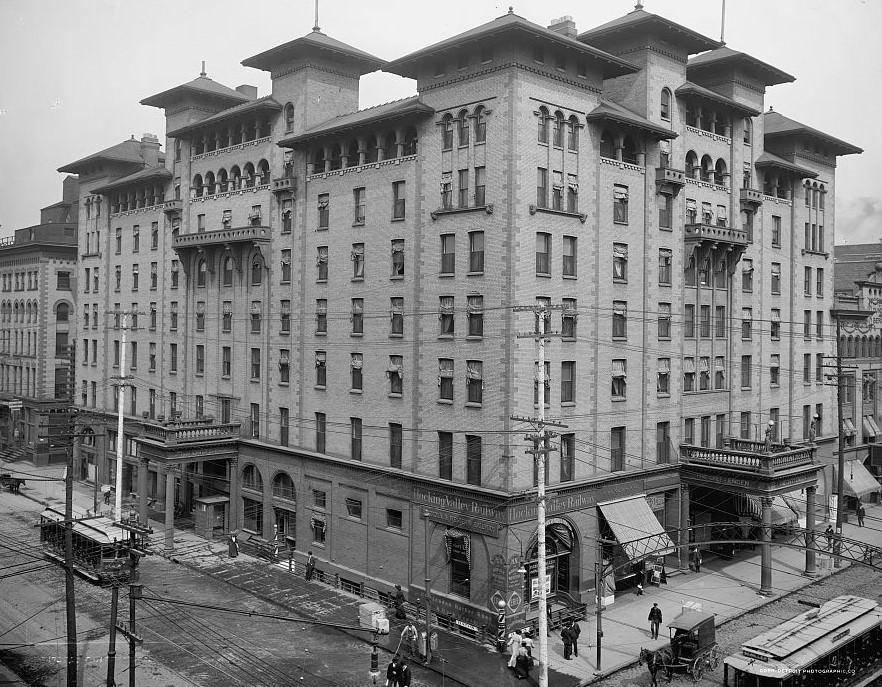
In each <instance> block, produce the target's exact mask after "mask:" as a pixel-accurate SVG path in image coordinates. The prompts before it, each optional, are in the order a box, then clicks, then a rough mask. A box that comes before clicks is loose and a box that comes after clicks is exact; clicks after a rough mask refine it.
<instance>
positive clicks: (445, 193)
mask: <svg viewBox="0 0 882 687" xmlns="http://www.w3.org/2000/svg"><path fill="white" fill-rule="evenodd" d="M452 208H453V172H441V209H442V210H450V209H452Z"/></svg>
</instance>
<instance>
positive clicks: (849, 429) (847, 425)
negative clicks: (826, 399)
mask: <svg viewBox="0 0 882 687" xmlns="http://www.w3.org/2000/svg"><path fill="white" fill-rule="evenodd" d="M842 431H843V432H844V433H845V434H846V436H854V435H855V434H857V429H855V426H854V423H853V422H852V421H851V418H848V417H846V418H843V420H842Z"/></svg>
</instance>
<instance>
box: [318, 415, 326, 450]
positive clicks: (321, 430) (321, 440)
mask: <svg viewBox="0 0 882 687" xmlns="http://www.w3.org/2000/svg"><path fill="white" fill-rule="evenodd" d="M326 422H327V420H326V418H325V414H324V413H316V414H315V450H316V452H317V453H324V452H325V440H326V438H327V425H326Z"/></svg>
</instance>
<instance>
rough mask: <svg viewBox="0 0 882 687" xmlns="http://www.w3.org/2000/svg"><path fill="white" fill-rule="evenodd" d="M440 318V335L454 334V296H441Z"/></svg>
mask: <svg viewBox="0 0 882 687" xmlns="http://www.w3.org/2000/svg"><path fill="white" fill-rule="evenodd" d="M439 301H440V304H439V312H438V320H439V321H440V323H441V331H440V334H439V336H453V335H454V333H455V327H454V319H453V305H454V300H453V296H441V297H440V298H439Z"/></svg>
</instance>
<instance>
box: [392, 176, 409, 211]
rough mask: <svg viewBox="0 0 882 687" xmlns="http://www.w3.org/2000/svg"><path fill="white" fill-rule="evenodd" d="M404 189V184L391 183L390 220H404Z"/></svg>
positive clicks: (398, 182) (400, 182)
mask: <svg viewBox="0 0 882 687" xmlns="http://www.w3.org/2000/svg"><path fill="white" fill-rule="evenodd" d="M405 189H406V187H405V182H403V181H395V182H392V219H404V216H405V209H406V208H405Z"/></svg>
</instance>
